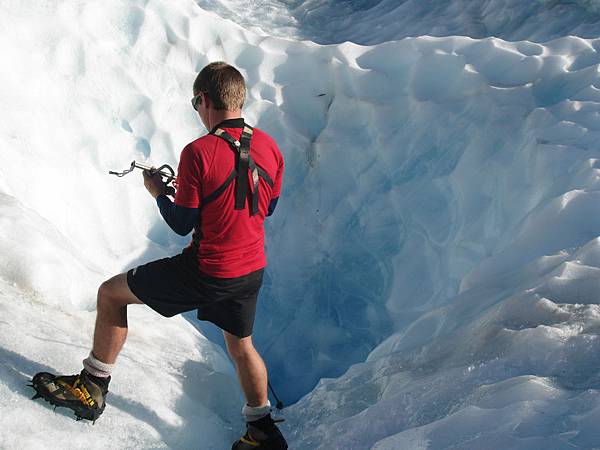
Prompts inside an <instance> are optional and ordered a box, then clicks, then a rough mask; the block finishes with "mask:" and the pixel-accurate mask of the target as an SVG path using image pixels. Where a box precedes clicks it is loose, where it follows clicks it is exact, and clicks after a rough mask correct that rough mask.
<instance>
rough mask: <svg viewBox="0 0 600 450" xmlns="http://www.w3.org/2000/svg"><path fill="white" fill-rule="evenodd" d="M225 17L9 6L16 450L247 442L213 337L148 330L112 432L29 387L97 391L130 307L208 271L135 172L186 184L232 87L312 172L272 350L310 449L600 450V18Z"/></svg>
mask: <svg viewBox="0 0 600 450" xmlns="http://www.w3.org/2000/svg"><path fill="white" fill-rule="evenodd" d="M210 3H211V5H208V3H207V2H204V3H203V2H196V3H195V2H192V1H182V2H177V3H173V2H166V1H164V0H150V1H133V2H124V1H122V0H107V1H104V2H76V1H61V2H58V1H46V2H38V3H27V2H2V3H0V30H2V31H1V33H2V35H3V36H4V39H0V50H1V52H0V54H2V56H3V59H4V61H3V66H2V70H1V71H0V100H1V101H0V105H2V106H1V107H0V148H2V153H1V154H2V156H3V158H2V165H1V167H0V230H1V232H0V251H1V254H2V258H0V309H1V311H2V314H1V315H0V354H1V356H2V357H1V358H0V374H1V377H0V430H2V433H0V447H1V448H8V449H13V448H15V449H16V448H19V449H21V448H36V449H37V448H81V447H82V446H83V445H84V443H85V445H87V446H90V442H91V443H92V444H91V446H92V448H107V447H110V448H180V449H184V448H197V447H198V446H199V445H200V446H201V448H206V449H209V448H215V449H217V448H224V447H225V448H227V447H228V446H229V445H230V443H231V442H232V441H233V440H234V439H235V438H236V437H237V436H238V433H239V432H240V431H241V430H242V429H243V423H242V419H241V417H240V414H239V410H240V407H241V405H242V396H241V393H240V391H239V388H238V387H237V383H236V381H235V372H234V370H233V368H232V366H231V364H230V362H229V360H228V358H227V356H226V355H225V353H224V351H223V349H222V348H221V347H220V346H219V345H217V344H215V343H214V342H211V341H209V340H208V339H207V337H210V338H211V340H214V341H215V342H217V341H218V339H217V338H216V337H215V335H216V334H217V333H216V332H215V330H214V328H211V327H210V326H208V325H206V324H198V323H197V321H195V320H194V318H193V316H189V317H188V319H189V320H186V319H185V318H181V317H179V318H173V319H168V320H167V319H164V318H161V317H160V316H158V315H156V314H154V313H152V312H151V311H149V310H147V309H145V308H143V307H139V306H132V307H130V321H129V322H130V334H129V339H128V341H127V343H126V345H125V349H124V352H123V354H122V355H121V356H120V358H119V360H118V365H117V370H116V372H115V374H114V381H113V382H112V384H111V394H110V395H109V401H108V403H109V406H108V407H107V410H106V412H105V414H104V415H103V416H102V418H101V419H100V420H99V421H98V422H97V424H96V425H94V426H93V427H91V425H88V424H82V423H80V422H79V423H77V422H74V421H73V420H72V417H71V415H70V414H69V413H68V412H64V411H62V412H61V410H60V409H59V410H57V413H56V414H50V412H51V410H50V409H49V408H48V406H47V405H46V404H44V403H42V402H40V401H37V402H31V401H29V400H28V397H29V396H30V395H32V390H31V389H30V388H28V387H26V386H25V384H26V382H27V380H28V379H29V378H30V377H31V376H32V375H33V374H34V373H36V372H38V371H40V370H50V371H53V372H61V373H75V372H76V371H79V370H80V367H81V360H82V359H83V358H84V357H85V356H87V353H88V351H89V347H90V345H91V331H92V328H93V323H94V310H95V293H96V290H97V287H98V285H99V284H100V283H101V281H102V280H104V279H106V278H107V277H109V276H111V275H113V274H115V273H118V272H121V271H123V270H126V269H128V268H130V267H133V266H135V265H136V264H139V263H141V262H146V261H148V260H150V259H154V258H157V257H162V256H166V255H172V254H175V253H176V252H178V251H179V250H180V249H181V248H182V247H183V246H184V245H185V244H186V243H187V239H186V238H180V237H178V236H176V235H175V234H174V233H172V232H170V231H169V229H168V227H167V226H166V225H165V224H164V223H163V222H162V220H161V219H160V217H159V214H158V211H157V208H156V206H155V205H154V204H153V202H152V200H151V199H150V198H149V197H148V195H147V193H146V192H145V190H144V188H143V185H142V183H141V175H140V174H139V173H137V174H131V175H128V176H127V177H125V178H122V179H119V178H116V177H113V176H109V175H108V171H109V170H122V169H124V168H126V167H128V166H129V164H130V162H131V160H133V159H135V160H138V161H140V162H144V163H147V164H155V165H157V164H162V163H168V164H171V165H172V166H176V164H177V160H178V156H179V152H180V150H181V149H182V148H183V146H184V145H185V144H186V143H188V142H189V141H191V140H192V139H194V138H195V137H197V136H199V135H200V134H202V133H203V132H204V130H203V129H202V127H201V126H200V123H199V120H198V119H197V117H195V115H194V111H193V110H192V109H191V108H190V105H189V98H191V94H192V93H191V85H192V82H193V80H194V77H195V75H196V73H197V71H198V70H199V69H200V68H201V67H203V66H204V65H205V64H206V63H207V62H209V61H213V60H220V59H224V60H227V61H229V62H231V63H233V64H235V65H236V66H238V67H239V68H240V69H241V70H242V72H243V74H244V75H245V77H246V79H247V82H248V87H249V95H248V99H247V103H246V107H245V117H246V118H247V120H248V121H249V122H250V123H253V124H256V125H257V126H259V127H260V128H262V129H264V130H265V131H267V132H269V133H271V134H272V135H273V136H274V137H275V138H276V140H277V141H278V143H279V145H280V147H281V149H282V151H283V153H284V156H285V159H286V179H285V186H284V191H283V194H282V199H281V201H280V202H279V204H278V207H277V211H276V213H275V215H274V216H273V217H272V218H270V219H269V220H268V223H267V235H268V240H267V253H268V257H269V268H268V270H267V273H266V276H265V283H264V286H263V289H262V291H261V297H260V301H259V311H258V317H257V322H256V323H257V327H256V328H255V342H256V345H257V347H258V349H259V351H261V353H262V354H263V356H264V357H265V360H266V362H267V366H268V368H269V371H270V378H271V382H272V384H273V386H274V387H275V389H276V390H277V393H278V394H279V395H280V396H281V397H282V398H283V399H284V400H285V401H286V403H288V404H289V403H294V402H296V403H295V404H293V405H292V406H290V407H289V408H287V409H286V410H285V411H286V413H285V415H286V419H287V421H286V422H285V424H284V425H283V427H282V428H283V430H284V433H285V434H286V436H288V438H289V441H290V446H291V448H294V449H311V450H312V449H337V448H340V449H341V448H343V449H359V450H362V449H367V448H373V449H377V450H382V449H409V448H410V449H413V448H423V449H425V448H428V449H442V448H461V449H463V448H490V449H494V448H498V449H500V448H502V449H504V448H540V447H542V446H544V447H548V448H594V447H600V435H599V433H598V431H597V426H595V425H596V423H597V421H598V418H599V412H598V411H600V402H599V398H598V394H599V392H598V386H599V382H600V379H599V378H598V377H599V375H598V374H599V373H600V366H599V364H600V363H599V361H600V358H599V356H600V355H599V353H600V346H599V343H598V332H599V330H600V310H599V309H598V294H597V293H598V292H600V290H599V289H598V288H600V238H599V236H600V232H599V230H600V219H599V218H598V217H599V215H598V214H596V212H597V210H598V207H597V205H598V204H599V201H600V198H599V196H600V163H599V161H600V154H599V150H598V147H597V142H598V137H599V136H600V125H599V123H600V122H599V121H598V118H599V117H600V73H599V67H600V66H599V64H600V56H599V51H600V39H598V38H597V37H598V31H599V30H600V28H599V25H598V11H599V10H598V5H597V3H596V2H594V1H574V2H569V3H565V2H542V1H539V2H530V3H528V4H527V5H525V4H523V3H522V2H521V3H518V4H517V3H516V2H513V1H510V0H506V1H501V0H496V1H493V2H484V3H481V2H479V3H477V2H462V1H455V2H438V3H436V7H435V8H429V7H431V6H433V5H434V4H433V3H432V2H422V4H421V3H419V2H412V1H404V2H387V1H385V0H384V1H381V2H376V3H375V2H373V3H370V2H338V3H332V2H324V1H317V0H313V1H307V2H295V3H292V2H286V3H283V2H281V3H279V2H276V1H275V0H273V1H271V2H258V1H257V2H255V3H252V4H251V5H254V7H248V6H246V7H243V8H242V7H241V6H240V4H239V3H236V2H234V1H233V0H228V1H225V0H221V2H220V3H219V2H214V3H213V2H210ZM203 8H204V9H203ZM456 11H460V14H454V12H456ZM219 15H221V16H223V17H224V18H223V17H220V16H219ZM440 17H442V18H443V17H445V18H448V17H451V18H452V20H441V19H440ZM228 19H235V20H236V21H237V22H239V24H235V23H233V22H232V21H230V20H228ZM509 19H510V20H509ZM324 21H327V23H328V24H329V25H330V26H328V27H323V26H322V23H323V22H324ZM240 24H241V25H242V26H240ZM318 30H322V32H321V33H318V32H317V31H318ZM567 35H571V36H567ZM407 36H415V37H407ZM434 36H438V37H434ZM306 38H310V39H312V40H313V41H316V42H321V43H329V44H331V45H319V44H316V43H315V42H312V41H309V40H300V39H306ZM348 39H351V40H353V41H354V42H356V43H351V42H344V43H341V42H343V41H345V40H348ZM82 431H83V432H82ZM199 436H201V438H199ZM199 439H201V443H199Z"/></svg>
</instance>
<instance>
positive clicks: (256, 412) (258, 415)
mask: <svg viewBox="0 0 600 450" xmlns="http://www.w3.org/2000/svg"><path fill="white" fill-rule="evenodd" d="M270 412H271V402H270V401H269V400H267V404H266V405H264V406H248V404H245V405H244V407H243V408H242V414H243V415H244V417H245V419H246V422H254V421H255V420H258V419H262V418H263V417H265V416H267V415H269V413H270Z"/></svg>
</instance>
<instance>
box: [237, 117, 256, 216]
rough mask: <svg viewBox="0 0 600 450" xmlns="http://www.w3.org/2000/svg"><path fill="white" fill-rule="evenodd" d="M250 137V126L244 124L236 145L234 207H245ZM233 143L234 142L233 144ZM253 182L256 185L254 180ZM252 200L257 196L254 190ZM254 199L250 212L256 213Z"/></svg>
mask: <svg viewBox="0 0 600 450" xmlns="http://www.w3.org/2000/svg"><path fill="white" fill-rule="evenodd" d="M250 139H252V127H249V126H248V125H244V131H242V136H241V137H240V141H239V146H238V147H237V149H238V153H239V158H238V163H237V171H238V179H237V186H236V189H235V209H244V208H245V207H246V197H248V169H250ZM234 145H235V144H234ZM252 175H253V177H252V178H253V184H254V186H255V187H256V183H255V182H254V174H252ZM254 191H255V192H254V195H253V200H255V199H256V197H257V195H256V194H257V192H256V190H254ZM256 211H258V209H256V210H255V208H254V201H253V202H252V214H253V215H254V214H256Z"/></svg>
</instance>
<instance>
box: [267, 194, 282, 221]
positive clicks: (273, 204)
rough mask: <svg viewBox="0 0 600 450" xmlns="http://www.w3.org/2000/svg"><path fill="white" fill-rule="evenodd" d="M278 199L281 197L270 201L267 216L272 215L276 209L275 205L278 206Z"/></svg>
mask: <svg viewBox="0 0 600 450" xmlns="http://www.w3.org/2000/svg"><path fill="white" fill-rule="evenodd" d="M278 200H279V197H276V198H274V199H273V200H271V203H269V209H268V211H267V217H269V216H270V215H272V214H273V211H275V207H276V206H277V201H278Z"/></svg>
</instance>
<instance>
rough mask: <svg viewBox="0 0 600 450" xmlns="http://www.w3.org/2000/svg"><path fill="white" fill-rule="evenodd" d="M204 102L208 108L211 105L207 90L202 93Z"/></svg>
mask: <svg viewBox="0 0 600 450" xmlns="http://www.w3.org/2000/svg"><path fill="white" fill-rule="evenodd" d="M202 102H203V103H204V107H205V108H208V107H209V106H210V105H211V103H210V98H209V97H208V93H207V92H203V93H202Z"/></svg>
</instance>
